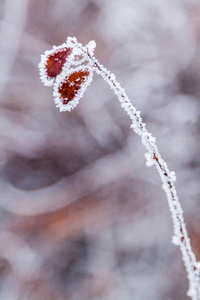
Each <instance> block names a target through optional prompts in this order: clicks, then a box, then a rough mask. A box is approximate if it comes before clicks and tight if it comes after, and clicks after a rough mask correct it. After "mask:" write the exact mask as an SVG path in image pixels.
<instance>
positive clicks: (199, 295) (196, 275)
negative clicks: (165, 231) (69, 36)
mask: <svg viewBox="0 0 200 300" xmlns="http://www.w3.org/2000/svg"><path fill="white" fill-rule="evenodd" d="M76 47H78V48H79V49H81V50H82V51H83V53H84V55H85V56H87V58H88V60H89V62H90V64H91V65H93V68H94V70H95V71H96V73H97V74H99V75H101V76H102V77H103V79H104V80H105V81H106V82H107V83H108V84H109V86H110V87H111V89H112V90H113V91H114V93H115V94H116V95H117V98H118V100H119V102H120V103H121V106H122V108H123V109H124V110H125V111H126V113H127V114H128V116H129V117H130V119H131V121H132V125H131V128H132V129H133V130H134V131H135V132H136V133H137V134H138V135H139V136H140V137H141V140H142V143H143V144H144V146H145V147H146V150H147V153H146V158H147V165H148V166H151V165H153V164H154V165H155V166H156V168H157V170H158V173H159V175H160V178H161V181H162V184H163V185H162V187H163V189H164V191H165V193H166V195H167V199H168V204H169V209H170V212H171V216H172V222H173V231H174V236H173V239H172V242H173V243H174V244H175V245H178V246H179V248H180V251H181V253H182V258H183V262H184V264H185V268H186V272H187V277H188V281H189V290H188V293H187V295H188V296H189V297H191V298H192V299H193V300H200V267H199V263H198V262H197V260H196V257H195V255H194V253H193V251H192V248H191V244H190V239H189V237H188V233H187V230H186V226H185V221H184V217H183V210H182V207H181V204H180V202H179V199H178V196H177V192H176V188H175V185H174V181H175V180H176V178H175V174H174V172H170V170H169V168H168V166H167V164H166V162H165V161H164V160H163V158H162V157H161V155H160V153H159V151H158V147H157V145H156V139H155V138H154V137H153V136H152V135H151V133H150V132H148V130H147V129H146V127H145V124H144V123H143V122H142V118H141V117H140V112H138V111H137V110H136V108H135V107H134V106H133V105H132V104H131V101H130V99H129V98H128V96H127V95H126V92H125V91H124V89H123V88H122V87H121V86H120V84H119V83H118V82H117V80H116V79H115V75H114V74H112V73H110V72H109V71H108V70H107V69H106V68H105V67H104V66H103V65H102V64H100V63H99V61H98V60H97V59H96V58H95V57H94V56H93V55H91V54H90V52H89V51H88V49H87V48H86V47H83V46H82V45H81V44H78V43H77V44H76Z"/></svg>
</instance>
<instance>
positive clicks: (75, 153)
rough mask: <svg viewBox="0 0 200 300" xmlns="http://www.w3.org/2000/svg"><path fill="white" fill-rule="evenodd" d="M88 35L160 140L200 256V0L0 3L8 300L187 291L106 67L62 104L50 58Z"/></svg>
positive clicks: (89, 299)
mask: <svg viewBox="0 0 200 300" xmlns="http://www.w3.org/2000/svg"><path fill="white" fill-rule="evenodd" d="M67 36H76V37H77V39H78V40H79V41H80V42H81V43H83V44H86V43H88V42H89V41H90V40H93V39H94V40H95V41H96V43H97V48H96V52H95V55H96V57H97V58H98V59H99V60H100V62H101V63H103V64H104V65H105V66H106V67H107V68H108V69H110V70H111V71H112V72H113V73H115V75H116V77H117V79H118V81H119V82H120V83H121V85H122V87H124V88H125V90H126V92H127V94H128V96H129V97H130V99H131V101H132V103H133V105H134V106H135V107H136V108H137V109H138V110H141V115H142V117H143V119H144V122H145V123H147V128H148V130H149V131H150V132H152V134H153V135H154V136H156V138H157V143H158V147H159V149H160V152H161V154H162V155H163V158H164V159H165V160H166V161H167V163H168V165H169V168H170V169H171V170H174V171H175V172H176V175H177V183H176V187H177V190H178V195H179V198H180V202H181V204H182V206H183V209H184V216H185V220H186V224H187V229H188V231H189V235H190V237H191V243H192V246H193V250H194V252H195V254H196V256H197V258H198V260H199V259H200V198H199V194H200V185H199V179H200V168H199V162H200V156H199V149H200V139H199V134H200V126H199V125H200V118H199V115H200V2H199V1H195V0H190V1H189V0H173V1H172V0H163V1H158V0H151V1H149V0H135V1H131V0H123V1H120V0H115V1H106V0H101V1H98V0H76V1H75V0H34V1H33V0H18V1H13V0H0V66H1V67H0V134H1V138H0V174H1V175H0V300H54V299H56V300H116V299H117V300H133V299H134V300H146V299H153V300H160V299H162V300H178V299H182V300H186V299H188V297H187V296H186V291H187V289H188V282H187V278H186V273H185V270H184V266H183V262H182V259H181V255H180V252H179V249H178V248H177V247H175V246H174V245H173V244H172V243H171V238H172V221H171V215H170V213H169V209H168V204H167V200H166V196H165V194H164V192H163V190H162V188H161V183H160V178H159V176H158V174H157V172H156V170H155V168H154V167H152V168H147V167H146V165H145V158H144V153H145V150H144V147H143V146H142V145H141V141H140V138H139V137H137V136H136V135H135V134H134V132H133V131H132V130H131V129H130V121H129V119H128V118H127V116H126V114H125V113H124V111H123V110H122V109H121V107H120V105H119V103H118V101H117V99H116V96H115V95H114V94H113V92H112V91H111V90H110V89H109V87H108V86H107V84H106V83H105V82H104V81H103V80H102V78H101V77H100V76H99V77H98V76H95V77H94V80H93V82H92V84H91V86H90V87H89V88H88V89H87V91H86V93H85V94H84V97H83V99H82V100H81V101H80V104H79V105H78V106H77V108H76V109H75V110H74V111H72V112H70V113H69V112H63V113H60V112H59V110H58V109H57V108H55V105H54V102H53V96H52V88H47V87H44V86H43V84H42V83H41V81H40V78H39V72H38V67H37V66H38V63H39V61H40V54H42V53H44V51H45V50H48V49H51V48H52V46H53V45H60V44H62V43H63V42H65V40H66V38H67Z"/></svg>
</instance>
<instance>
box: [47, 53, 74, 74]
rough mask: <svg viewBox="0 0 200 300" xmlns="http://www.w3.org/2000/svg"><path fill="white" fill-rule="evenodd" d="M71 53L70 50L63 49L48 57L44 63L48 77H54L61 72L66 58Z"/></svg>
mask: <svg viewBox="0 0 200 300" xmlns="http://www.w3.org/2000/svg"><path fill="white" fill-rule="evenodd" d="M71 53H72V48H63V49H60V50H58V51H57V52H56V53H54V54H51V55H49V57H48V59H47V63H46V72H47V75H48V76H49V77H54V78H55V77H56V76H57V75H59V74H60V73H61V72H62V68H63V66H64V64H65V62H66V60H67V57H68V56H69V55H70V54H71Z"/></svg>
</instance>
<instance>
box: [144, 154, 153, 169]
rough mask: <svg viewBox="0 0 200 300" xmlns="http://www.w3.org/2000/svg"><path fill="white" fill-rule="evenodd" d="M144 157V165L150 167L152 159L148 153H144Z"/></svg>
mask: <svg viewBox="0 0 200 300" xmlns="http://www.w3.org/2000/svg"><path fill="white" fill-rule="evenodd" d="M145 158H146V166H147V167H151V166H153V165H154V160H153V158H152V155H151V154H150V153H145Z"/></svg>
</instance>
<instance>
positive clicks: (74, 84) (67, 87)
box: [58, 70, 90, 104]
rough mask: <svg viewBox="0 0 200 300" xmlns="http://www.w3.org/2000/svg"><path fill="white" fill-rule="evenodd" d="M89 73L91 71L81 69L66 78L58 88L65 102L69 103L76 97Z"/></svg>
mask: <svg viewBox="0 0 200 300" xmlns="http://www.w3.org/2000/svg"><path fill="white" fill-rule="evenodd" d="M89 75H90V72H89V71H88V70H79V71H76V72H74V73H72V74H71V75H69V77H67V78H66V79H65V80H64V82H63V83H62V84H61V85H60V86H59V88H58V93H59V94H60V97H61V100H62V103H63V104H67V103H69V102H70V101H72V100H73V99H74V97H75V96H76V94H77V92H78V91H79V90H80V89H81V88H82V85H83V84H84V83H85V81H86V79H87V77H88V76H89Z"/></svg>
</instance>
